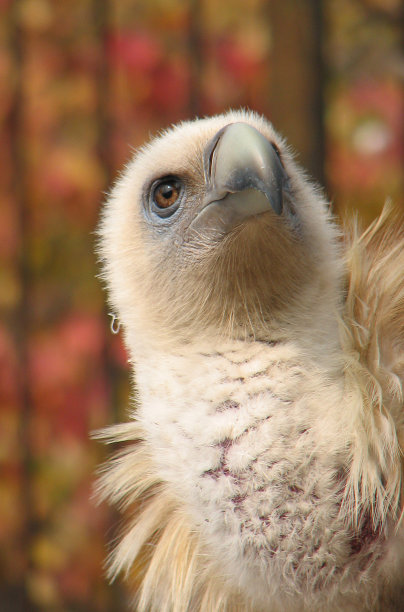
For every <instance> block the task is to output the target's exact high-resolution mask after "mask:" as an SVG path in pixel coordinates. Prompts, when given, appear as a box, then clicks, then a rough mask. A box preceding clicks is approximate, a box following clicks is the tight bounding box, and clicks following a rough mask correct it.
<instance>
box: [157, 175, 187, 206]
mask: <svg viewBox="0 0 404 612" xmlns="http://www.w3.org/2000/svg"><path fill="white" fill-rule="evenodd" d="M179 195H180V185H179V184H178V183H177V182H176V181H173V180H170V181H168V180H167V181H164V182H163V183H160V184H159V185H158V186H157V187H156V189H155V190H154V194H153V199H154V203H155V204H156V206H158V207H159V208H169V207H170V206H172V205H173V204H175V203H176V201H177V200H178V198H179Z"/></svg>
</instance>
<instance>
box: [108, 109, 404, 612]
mask: <svg viewBox="0 0 404 612" xmlns="http://www.w3.org/2000/svg"><path fill="white" fill-rule="evenodd" d="M400 223H401V222H400ZM400 223H398V222H397V223H396V224H394V223H393V224H392V223H391V222H390V221H389V214H388V213H387V212H386V213H385V214H384V215H383V216H382V218H381V220H380V221H379V222H378V223H377V224H375V225H374V226H373V228H371V229H370V230H368V232H367V233H365V234H364V235H363V236H362V237H359V236H358V235H355V232H353V233H352V236H353V237H352V239H351V245H350V246H349V240H350V239H349V235H348V234H347V235H346V236H345V245H344V249H345V251H346V254H345V255H343V253H342V247H341V244H340V242H341V241H340V239H339V238H340V230H338V228H337V227H336V225H335V223H334V222H333V220H332V219H331V217H330V215H329V212H328V209H327V206H326V203H325V202H324V201H323V199H322V197H321V196H320V194H319V192H318V190H317V189H315V188H314V187H313V186H312V185H310V183H309V182H308V181H307V180H306V179H305V177H304V174H303V173H302V171H301V170H300V169H299V168H298V167H297V166H296V164H295V162H294V161H293V158H292V156H291V155H290V153H289V152H288V150H287V148H286V146H285V143H284V142H283V141H282V139H281V138H280V137H279V136H278V135H277V134H276V132H275V131H274V130H273V128H272V126H271V125H270V124H268V123H267V122H266V121H265V120H264V119H262V118H260V117H257V116H256V115H254V114H247V113H243V112H239V113H229V114H227V115H223V116H219V117H215V118H212V119H205V120H201V121H195V122H190V123H186V124H182V125H180V126H178V127H176V128H173V129H172V130H170V131H168V132H167V133H164V134H163V135H162V136H161V137H159V138H158V139H155V140H154V141H152V143H151V144H150V145H148V146H147V147H145V148H144V149H143V150H141V151H140V152H139V153H138V154H137V156H136V157H135V159H134V161H133V162H131V164H130V165H129V166H128V168H127V169H126V171H125V173H124V174H123V176H122V177H121V179H120V180H119V181H118V184H117V186H116V187H115V189H114V191H113V192H112V194H111V197H110V199H109V202H108V204H107V206H106V209H105V212H104V216H103V220H102V223H101V227H100V236H101V254H102V258H103V263H104V275H105V278H106V281H107V284H108V288H109V292H110V300H111V303H112V306H113V308H114V310H115V311H116V313H117V315H118V316H119V319H120V320H121V322H122V324H123V328H124V333H125V340H126V344H127V346H128V350H129V352H130V355H131V359H132V361H133V363H134V373H135V380H136V402H135V406H134V410H133V412H132V414H131V419H130V421H129V422H128V423H125V424H122V425H115V426H113V427H111V428H108V429H107V430H105V431H103V432H101V433H100V434H99V436H100V437H101V438H104V439H106V440H107V441H108V442H114V443H123V444H124V445H125V446H124V447H123V449H122V450H120V451H119V452H118V454H117V455H116V457H115V458H114V459H112V461H111V462H109V463H108V464H107V465H106V467H105V470H104V474H103V476H102V478H101V479H100V484H99V490H100V494H101V497H104V498H109V499H110V500H111V501H112V502H114V503H117V504H118V505H120V506H121V507H123V508H124V509H125V511H126V512H127V513H128V514H129V527H128V528H127V530H126V532H125V533H124V535H123V536H122V538H121V539H120V541H119V543H118V545H117V546H116V548H115V549H114V551H113V552H112V554H111V557H110V562H109V575H110V577H115V576H116V575H117V574H118V573H119V572H121V571H122V570H123V571H124V572H125V573H126V575H127V576H131V577H132V579H133V581H134V587H135V590H136V592H137V604H136V605H137V609H139V610H140V611H144V612H146V611H148V610H152V611H156V612H157V611H159V612H161V611H163V612H194V611H195V612H214V611H216V610H217V611H219V610H220V611H226V612H242V611H252V612H278V611H279V612H281V611H282V612H284V611H286V612H295V611H296V612H298V611H299V612H309V611H310V612H313V611H318V612H320V610H321V611H328V612H337V610H341V609H344V610H346V611H350V610H352V611H353V610H362V611H365V610H367V611H370V610H383V611H384V612H387V611H389V612H393V611H398V610H399V609H400V601H401V595H400V589H402V588H403V581H402V574H403V570H402V568H403V567H404V563H403V553H402V550H403V535H402V528H401V526H400V512H401V507H402V500H401V499H402V498H401V491H400V486H401V476H402V464H401V455H400V453H401V446H400V444H402V441H403V438H404V435H403V432H404V416H403V399H402V398H403V394H402V382H403V374H404V367H403V346H404V331H403V330H404V282H403V274H402V270H403V269H404V248H403V247H404V231H403V230H402V229H400V228H402V225H401V224H400ZM401 593H402V591H401Z"/></svg>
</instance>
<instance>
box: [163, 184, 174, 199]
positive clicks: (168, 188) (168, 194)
mask: <svg viewBox="0 0 404 612" xmlns="http://www.w3.org/2000/svg"><path fill="white" fill-rule="evenodd" d="M174 189H175V188H174V187H173V185H171V184H170V183H166V184H165V185H162V186H161V187H160V193H161V195H162V196H163V198H165V199H166V200H169V199H170V198H172V196H173V193H174Z"/></svg>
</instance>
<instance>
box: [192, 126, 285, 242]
mask: <svg viewBox="0 0 404 612" xmlns="http://www.w3.org/2000/svg"><path fill="white" fill-rule="evenodd" d="M204 171H205V183H206V186H207V191H206V196H205V199H204V202H203V207H202V209H201V210H200V212H199V213H198V215H197V216H196V217H195V219H194V220H193V222H192V223H191V228H193V229H195V230H196V231H204V230H212V231H214V232H215V233H216V232H219V233H221V234H222V233H227V232H228V231H229V230H231V229H232V228H233V227H235V226H236V225H238V224H239V223H242V222H243V221H244V220H245V219H247V218H248V217H251V216H252V215H259V214H261V213H264V212H268V211H271V210H272V211H273V212H275V213H276V214H277V215H280V214H281V213H282V210H283V194H284V191H285V190H288V177H287V174H286V172H285V169H284V167H283V165H282V163H281V161H280V159H279V156H278V155H277V153H276V151H275V149H274V147H273V146H272V145H271V143H270V142H269V140H267V139H266V138H265V136H263V135H262V134H261V133H260V132H259V131H258V130H256V129H255V128H253V127H252V126H250V125H248V124H247V123H241V122H240V123H231V124H229V125H227V126H226V127H224V128H222V129H221V130H220V131H219V132H218V133H217V134H216V135H215V136H214V137H213V138H212V140H211V141H210V142H209V143H208V145H207V147H206V150H205V154H204Z"/></svg>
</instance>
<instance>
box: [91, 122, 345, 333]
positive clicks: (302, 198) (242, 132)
mask: <svg viewBox="0 0 404 612" xmlns="http://www.w3.org/2000/svg"><path fill="white" fill-rule="evenodd" d="M100 233H101V236H102V245H101V248H102V256H103V258H104V261H105V274H106V277H107V280H108V283H109V286H110V290H111V298H112V303H113V306H114V308H115V309H116V310H117V312H118V315H119V317H120V319H121V320H122V321H123V322H124V324H125V326H126V329H127V332H128V334H129V335H130V336H131V335H134V336H136V337H140V336H144V335H145V334H146V336H147V341H148V342H151V341H152V340H153V338H156V339H158V342H159V343H160V344H161V343H162V342H163V341H164V339H166V340H167V342H170V339H173V338H175V341H178V339H183V340H184V341H187V340H190V339H193V340H194V339H195V337H196V336H198V334H200V335H203V336H204V337H206V335H209V333H212V334H213V335H216V334H218V333H219V334H226V335H230V336H232V337H237V338H245V337H251V336H252V337H256V338H260V339H266V336H267V335H268V333H269V330H271V333H272V334H273V333H274V329H275V328H276V329H278V330H279V329H281V328H282V327H283V326H284V325H285V324H286V323H285V322H286V321H291V320H293V321H294V322H296V318H299V317H302V316H304V315H306V316H307V313H308V312H309V310H310V309H312V315H313V314H314V315H315V304H316V300H317V298H318V296H319V294H320V293H321V294H322V298H323V303H324V302H326V300H325V299H324V294H327V292H330V291H333V290H334V289H335V287H336V283H337V278H338V274H339V270H338V267H337V264H336V263H335V261H336V258H335V244H334V243H335V235H334V234H335V230H334V228H333V226H332V225H331V224H330V222H329V219H328V216H327V212H326V205H325V203H324V202H323V200H322V198H321V197H320V195H319V194H318V192H317V191H316V190H315V189H314V188H313V187H312V186H311V185H310V184H309V183H308V182H307V181H306V180H305V179H304V176H303V174H302V172H301V170H299V169H298V167H297V166H296V164H295V163H294V161H293V159H292V156H291V154H290V153H289V151H288V150H287V148H286V146H285V144H284V142H283V141H282V139H281V138H280V137H279V136H278V135H277V134H276V132H275V131H274V130H273V128H272V126H271V125H270V124H269V123H268V122H266V121H265V120H264V119H262V118H261V117H258V116H257V115H255V114H250V113H244V112H233V113H228V114H225V115H220V116H218V117H214V118H211V119H204V120H198V121H194V122H189V123H184V124H181V125H179V126H177V127H175V128H173V129H171V130H169V131H167V132H165V133H163V134H162V135H161V136H160V137H158V138H156V139H154V140H152V141H151V142H150V144H148V145H146V146H145V147H143V148H142V149H141V150H140V151H139V152H138V153H137V154H136V155H135V157H134V159H133V161H132V162H131V163H130V164H129V165H128V167H127V169H126V171H125V172H124V174H123V176H122V178H121V179H120V180H119V181H118V183H117V185H116V187H115V188H114V190H113V192H112V195H111V197H110V199H109V202H108V204H107V207H106V210H105V213H104V217H103V221H102V224H101V231H100ZM294 312H295V313H296V314H295V315H294V314H293V313H294ZM303 324H304V323H303ZM129 343H130V344H131V342H129Z"/></svg>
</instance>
